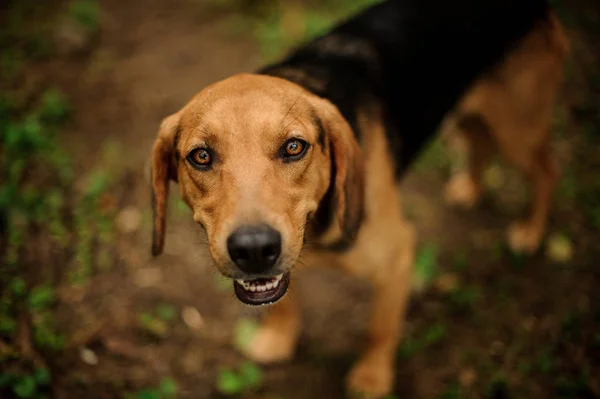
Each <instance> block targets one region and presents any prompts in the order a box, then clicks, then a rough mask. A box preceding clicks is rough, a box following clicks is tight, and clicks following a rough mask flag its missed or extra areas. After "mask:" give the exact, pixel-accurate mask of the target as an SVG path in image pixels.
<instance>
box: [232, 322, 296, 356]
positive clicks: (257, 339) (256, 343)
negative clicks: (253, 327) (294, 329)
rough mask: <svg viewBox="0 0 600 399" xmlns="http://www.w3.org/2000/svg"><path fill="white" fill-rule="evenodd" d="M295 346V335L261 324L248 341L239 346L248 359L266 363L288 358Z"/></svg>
mask: <svg viewBox="0 0 600 399" xmlns="http://www.w3.org/2000/svg"><path fill="white" fill-rule="evenodd" d="M295 346H296V336H295V335H294V334H290V333H288V332H287V331H284V330H282V329H277V328H272V327H267V326H262V327H260V328H259V329H258V331H257V332H256V335H255V336H254V338H252V340H251V341H250V344H249V345H247V346H246V347H244V348H241V350H242V353H243V355H244V356H246V357H247V358H248V359H250V360H253V361H255V362H257V363H262V364H268V363H276V362H282V361H286V360H289V359H290V358H291V357H292V356H293V354H294V349H295Z"/></svg>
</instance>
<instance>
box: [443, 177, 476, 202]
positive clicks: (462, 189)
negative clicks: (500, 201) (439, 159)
mask: <svg viewBox="0 0 600 399" xmlns="http://www.w3.org/2000/svg"><path fill="white" fill-rule="evenodd" d="M479 194H480V189H479V187H478V186H477V185H476V184H475V182H474V181H473V179H472V178H471V176H470V175H469V173H467V172H460V173H457V174H455V175H454V176H452V177H451V178H450V181H449V182H448V183H447V184H446V190H445V199H446V202H447V203H448V204H449V205H452V206H458V207H461V208H465V209H470V208H473V207H474V206H475V204H477V200H478V199H479Z"/></svg>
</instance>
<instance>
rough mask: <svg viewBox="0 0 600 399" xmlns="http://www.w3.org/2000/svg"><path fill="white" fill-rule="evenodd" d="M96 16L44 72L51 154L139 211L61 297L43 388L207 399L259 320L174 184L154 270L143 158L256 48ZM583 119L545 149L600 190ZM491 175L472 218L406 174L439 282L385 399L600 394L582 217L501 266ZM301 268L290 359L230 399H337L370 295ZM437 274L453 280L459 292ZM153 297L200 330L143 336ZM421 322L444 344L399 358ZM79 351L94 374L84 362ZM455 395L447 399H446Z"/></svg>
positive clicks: (499, 216)
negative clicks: (567, 247) (86, 43)
mask: <svg viewBox="0 0 600 399" xmlns="http://www.w3.org/2000/svg"><path fill="white" fill-rule="evenodd" d="M101 10H102V14H101V19H100V26H101V29H100V32H99V34H98V37H96V38H95V39H94V40H95V41H94V43H93V46H92V48H91V49H90V50H89V51H87V52H85V53H83V54H78V55H76V56H72V57H70V58H68V60H62V61H56V63H55V64H53V65H51V66H50V68H53V70H54V73H53V76H54V78H55V79H56V81H57V84H58V86H59V87H60V88H61V89H62V90H64V91H65V92H66V93H68V95H69V97H70V98H71V99H72V102H73V104H75V106H76V108H75V109H76V112H75V115H74V119H73V120H72V122H71V123H70V124H69V126H67V128H66V129H65V132H64V142H65V144H66V145H67V146H68V148H69V151H70V152H71V153H72V154H73V156H74V157H75V160H76V162H77V165H78V169H79V170H81V171H87V170H91V169H92V168H94V167H103V168H106V169H109V170H117V171H118V173H119V176H120V180H119V181H120V182H121V183H120V184H119V185H118V187H117V188H115V192H114V196H115V198H117V203H118V207H119V208H120V209H121V210H124V209H130V210H133V211H132V212H133V213H135V212H138V213H141V215H142V223H141V225H140V226H139V227H137V228H136V227H134V228H133V229H131V231H127V232H122V233H121V234H120V236H119V238H118V242H117V244H116V246H117V248H116V254H117V256H116V262H115V266H114V267H113V268H112V269H110V270H109V271H105V272H102V273H100V272H98V273H96V274H95V275H94V276H93V277H92V278H91V280H90V282H89V284H88V285H87V288H86V289H85V290H80V289H77V288H73V287H69V286H65V287H63V288H61V291H60V299H61V306H60V309H59V314H58V317H59V319H60V320H61V325H62V329H63V330H64V331H65V332H66V333H67V335H68V336H69V341H70V345H69V349H68V350H67V351H66V352H65V353H64V355H63V356H61V357H59V358H53V359H49V360H48V361H49V363H50V365H51V368H52V374H53V381H54V394H55V396H56V397H57V398H90V399H92V398H94V399H96V398H98V399H100V398H115V397H122V396H123V393H124V392H137V391H139V390H140V389H143V388H146V387H152V386H156V385H157V384H158V383H159V381H160V380H161V378H163V377H165V376H172V377H173V378H174V379H175V380H176V381H177V383H178V386H179V397H180V398H193V399H204V398H219V397H221V394H219V393H218V391H217V389H216V381H217V378H218V375H219V373H220V372H221V370H222V369H223V368H234V367H236V366H238V365H239V364H240V363H241V362H242V361H243V358H242V356H241V355H240V354H239V353H238V351H237V350H236V349H235V345H233V344H232V342H233V340H234V332H235V331H236V326H239V323H240V320H245V319H255V318H257V317H259V316H260V314H261V312H262V310H256V309H249V308H247V307H245V306H243V305H242V304H240V303H239V302H238V301H237V300H236V299H235V297H234V296H233V290H232V287H230V286H228V285H226V286H224V285H223V283H222V281H220V280H219V277H218V276H217V275H216V270H215V269H214V267H213V266H212V264H211V261H210V259H209V256H208V253H207V249H206V247H205V245H204V243H205V237H204V235H203V233H202V231H201V229H200V227H198V226H196V225H195V224H194V223H193V222H192V220H191V217H190V215H189V213H188V212H187V211H185V210H182V209H181V207H180V206H178V205H175V204H177V187H176V186H173V187H172V198H171V199H172V200H171V204H172V205H173V206H172V207H171V209H170V210H171V212H170V216H169V223H168V226H167V230H168V236H167V240H166V248H165V253H164V254H163V255H161V256H160V257H157V258H151V256H150V237H151V231H150V224H149V222H150V216H149V215H150V213H149V212H150V208H149V196H148V193H149V189H148V158H149V154H150V148H151V145H152V142H153V140H154V137H155V134H156V131H157V127H158V125H159V123H160V120H161V119H162V118H163V117H165V116H167V115H169V114H170V113H172V112H174V111H176V110H177V109H178V108H179V107H180V106H181V105H183V104H184V103H185V102H186V101H187V100H188V99H189V98H190V97H191V96H193V95H194V94H195V93H196V92H197V91H199V90H200V89H201V88H202V87H204V86H206V85H207V84H209V83H211V82H214V81H217V80H219V79H221V78H225V77H227V76H229V75H232V74H234V73H238V72H242V71H252V70H253V69H255V68H257V67H259V66H260V65H261V63H262V62H263V61H262V59H261V57H260V56H259V52H258V48H257V45H256V43H255V42H254V41H253V40H252V38H251V37H247V36H239V35H237V36H235V35H232V34H231V33H230V32H229V26H230V23H231V19H230V17H231V16H230V14H228V13H227V12H224V11H220V10H218V9H214V8H209V7H208V6H205V5H202V4H201V2H199V1H194V0H184V1H177V2H157V1H151V0H135V1H133V0H132V1H127V2H124V1H118V0H105V1H103V2H102V3H101ZM566 98H567V97H566ZM573 101H575V100H573ZM573 107H575V105H573V104H569V103H567V105H566V109H569V110H570V109H572V108H573ZM580 124H581V118H580V120H577V118H572V119H571V120H570V122H569V123H568V126H567V129H566V133H565V134H564V136H563V137H562V138H561V139H560V140H558V144H557V146H558V148H559V152H560V151H561V149H564V148H566V150H564V154H565V155H564V157H563V158H564V160H565V161H571V162H574V164H575V165H576V166H578V167H579V166H581V168H579V169H578V170H583V172H582V173H583V175H584V176H588V177H589V178H591V179H597V178H598V176H599V175H598V171H597V170H598V169H593V168H594V167H596V166H598V165H597V164H598V162H595V161H594V158H593V156H592V154H596V156H597V154H598V149H599V147H598V144H597V143H596V144H594V146H588V145H583V144H581V143H582V139H581V137H580V136H581V135H580V134H579V130H578V126H579V125H580ZM108 144H110V145H113V146H114V148H116V150H115V151H116V154H117V155H115V156H113V157H112V158H111V157H109V158H108V159H107V158H106V157H105V156H103V155H102V154H103V152H102V151H101V149H103V148H105V147H106V146H107V145H108ZM561 146H562V147H561ZM563 147H564V148H563ZM595 159H598V158H595ZM594 162H595V165H594ZM498 170H500V171H501V172H500V173H501V174H502V176H503V177H504V178H505V180H506V181H507V183H506V184H505V185H503V186H501V188H499V189H495V190H493V195H489V196H488V197H486V199H485V201H484V202H483V204H482V205H481V206H479V207H477V208H476V209H474V210H471V211H468V212H459V211H456V210H453V209H450V208H448V207H447V206H446V205H445V204H444V201H443V198H442V197H443V196H442V193H443V183H444V181H445V178H446V177H447V174H448V170H447V168H439V167H428V168H415V169H414V170H412V171H411V172H410V173H408V174H407V176H406V178H405V180H404V182H403V184H402V187H401V192H402V193H403V202H404V203H403V206H404V207H405V209H406V212H407V215H408V216H409V217H410V219H412V220H413V221H414V222H415V224H416V226H417V228H418V231H419V241H420V245H421V247H423V246H426V245H435V247H436V248H438V249H439V256H438V260H437V266H438V267H439V269H440V277H439V278H438V279H437V280H436V282H434V284H432V285H430V286H428V287H427V288H425V289H424V290H422V291H421V292H418V293H415V295H414V298H413V301H412V303H411V308H410V311H409V314H408V318H407V323H406V327H405V331H406V334H405V335H406V340H407V342H408V343H409V344H405V345H404V346H403V348H404V349H403V351H404V352H402V353H404V355H400V356H399V361H398V365H397V384H396V385H397V386H396V389H395V394H396V396H397V397H398V398H424V399H429V398H438V397H445V398H458V397H464V398H481V397H489V398H555V397H571V398H600V336H599V333H598V331H600V329H599V327H600V294H599V291H600V290H599V289H598V287H599V286H600V285H599V284H600V269H599V268H598V267H597V264H596V260H597V259H599V257H600V247H599V246H598V242H600V231H598V230H597V229H594V228H593V227H592V226H590V223H589V218H588V217H587V216H586V215H587V213H585V211H584V210H583V209H582V208H581V207H578V206H575V205H574V204H573V202H572V201H568V200H563V199H561V198H560V196H558V199H557V203H556V206H555V209H554V210H553V213H552V218H551V222H550V226H549V232H550V234H552V233H564V234H566V235H567V236H568V237H570V239H571V241H572V248H573V256H572V259H571V260H570V261H569V262H567V263H564V264H561V263H557V262H554V261H552V260H551V259H549V258H548V256H547V255H546V253H545V250H542V251H540V253H538V254H536V255H534V256H531V257H516V256H514V255H511V254H510V253H509V252H508V251H507V250H506V249H505V248H504V246H503V242H504V235H505V229H506V227H507V226H508V224H509V223H510V222H511V221H512V220H513V219H514V218H515V217H517V216H518V215H519V212H521V211H522V210H523V206H524V204H525V201H524V199H523V195H522V191H523V190H522V185H521V183H520V180H519V179H518V177H515V174H514V173H513V172H512V171H511V170H510V168H507V167H506V166H502V167H501V168H500V169H498ZM122 215H123V213H122V212H121V216H122ZM123 217H125V216H123ZM134 224H135V223H134ZM125 230H127V229H125ZM299 274H302V275H301V276H298V278H297V280H296V281H295V283H296V285H295V287H294V289H296V290H297V291H299V292H300V295H301V297H302V298H303V317H304V322H305V326H304V330H303V335H302V337H301V343H300V346H299V348H298V350H297V354H296V357H295V358H294V360H293V361H291V362H289V363H285V364H281V365H276V366H272V367H265V368H264V369H263V371H264V383H263V384H262V387H261V388H260V389H258V391H255V392H249V393H246V394H243V395H241V396H240V397H247V398H263V399H275V398H281V399H284V398H285V399H300V398H302V399H305V398H332V399H333V398H342V397H343V394H344V376H345V374H346V372H347V371H348V370H349V368H350V367H351V365H352V361H353V360H354V359H355V358H356V357H357V355H358V353H359V350H360V348H361V345H362V340H363V338H364V333H365V329H366V325H367V318H368V310H369V298H370V289H369V287H368V286H367V285H366V284H365V283H364V282H361V281H357V280H354V279H352V278H349V277H347V276H343V275H341V274H338V273H337V272H334V271H329V270H323V271H314V272H312V271H311V272H310V273H308V272H307V273H299ZM444 279H445V280H446V281H448V280H450V281H453V284H456V285H457V286H458V288H457V290H456V291H454V294H452V293H449V292H448V290H447V289H445V288H444V285H443V281H444ZM164 303H168V304H171V305H172V306H174V307H175V309H177V310H178V311H179V310H181V309H183V308H186V307H193V308H195V309H197V311H198V312H199V313H200V315H201V317H202V326H201V327H200V328H198V329H197V330H194V329H191V328H190V327H189V326H188V324H189V323H188V324H186V323H185V322H184V321H183V320H182V318H181V317H180V316H179V314H177V317H175V320H174V321H172V322H170V323H169V325H168V328H167V331H166V332H164V333H161V334H158V335H157V334H154V335H153V334H149V333H148V331H147V329H145V328H142V327H140V322H139V315H140V314H141V313H144V312H151V311H153V309H156V308H157V306H160V304H164ZM432 328H433V330H436V329H437V330H438V331H440V330H443V334H441V335H440V336H439V337H438V338H437V339H432V341H433V342H431V343H430V344H429V345H425V346H424V347H422V348H417V349H416V350H415V351H414V353H409V354H406V353H407V352H406V351H408V352H410V351H411V347H410V343H412V344H413V346H414V345H417V344H415V342H420V341H419V340H422V338H423V337H425V336H427V335H428V332H431V331H432ZM82 348H86V350H89V351H91V352H93V354H94V355H95V357H96V360H97V362H95V361H91V362H90V361H88V363H91V364H86V363H85V362H84V361H82ZM88 353H89V352H88ZM83 357H84V358H85V356H83ZM454 388H458V389H460V395H459V394H456V396H452V395H453V393H452V392H453V389H454ZM443 395H446V396H443Z"/></svg>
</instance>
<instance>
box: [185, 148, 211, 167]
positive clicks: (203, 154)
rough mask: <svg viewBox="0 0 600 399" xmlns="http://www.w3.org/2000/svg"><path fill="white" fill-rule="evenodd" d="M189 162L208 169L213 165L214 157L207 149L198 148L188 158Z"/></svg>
mask: <svg viewBox="0 0 600 399" xmlns="http://www.w3.org/2000/svg"><path fill="white" fill-rule="evenodd" d="M187 159H188V161H190V162H191V163H192V165H194V166H197V167H207V166H210V164H211V163H212V155H211V153H210V151H209V150H207V149H206V148H196V149H194V150H192V151H191V152H190V153H189V154H188V156H187Z"/></svg>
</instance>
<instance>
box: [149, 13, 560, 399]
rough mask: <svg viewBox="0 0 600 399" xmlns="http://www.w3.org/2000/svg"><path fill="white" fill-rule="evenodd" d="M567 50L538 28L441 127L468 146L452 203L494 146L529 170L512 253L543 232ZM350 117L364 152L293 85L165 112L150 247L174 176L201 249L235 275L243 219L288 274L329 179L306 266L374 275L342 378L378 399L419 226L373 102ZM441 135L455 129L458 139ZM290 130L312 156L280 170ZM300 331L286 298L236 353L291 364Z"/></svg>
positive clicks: (250, 83) (325, 106)
mask: <svg viewBox="0 0 600 399" xmlns="http://www.w3.org/2000/svg"><path fill="white" fill-rule="evenodd" d="M566 52H567V41H566V38H565V37H564V34H563V33H562V31H561V28H560V26H559V25H558V23H557V22H556V21H555V20H554V21H553V22H552V23H551V24H549V25H544V26H540V27H539V28H538V29H536V30H534V31H533V32H532V33H530V34H529V35H528V36H527V37H526V38H525V40H524V41H523V43H522V45H521V46H520V47H519V48H518V49H516V50H515V51H514V52H513V53H512V54H511V55H509V57H508V58H507V59H506V60H505V62H504V63H503V64H502V65H500V66H498V67H497V68H496V69H495V70H494V71H493V72H492V73H490V74H489V75H486V76H485V77H483V78H481V79H480V80H479V81H477V82H476V83H475V84H474V85H473V87H472V88H471V89H470V90H469V91H468V92H467V94H466V95H465V96H464V97H463V98H462V100H461V101H460V102H459V104H458V105H457V106H456V109H455V110H454V111H453V112H452V113H451V114H450V115H449V116H448V119H447V120H446V123H445V126H446V127H447V129H446V131H447V132H454V131H461V132H462V134H463V135H464V137H465V138H466V140H467V143H468V147H469V150H470V153H471V163H470V170H469V173H468V174H467V175H459V176H455V177H454V178H453V179H452V181H451V182H450V183H449V187H448V191H447V194H448V197H449V199H450V200H452V201H454V202H460V203H468V204H471V203H474V201H475V199H476V197H477V196H478V195H479V193H480V191H481V183H480V181H481V173H482V172H481V171H482V167H483V165H484V163H485V162H486V161H487V159H488V157H489V156H490V154H491V152H492V150H493V149H494V148H499V149H500V152H501V153H502V154H503V155H504V156H505V157H506V158H507V159H509V160H510V161H512V162H513V163H515V164H516V165H517V166H518V167H520V168H521V169H522V170H523V171H524V172H526V173H527V174H528V175H529V177H530V178H531V180H532V182H533V184H534V192H535V195H534V201H533V207H532V213H531V216H530V218H529V219H528V220H527V221H525V223H524V224H520V225H517V227H515V228H513V230H511V233H510V244H511V246H512V247H513V248H514V249H515V250H533V249H535V248H537V246H538V245H539V241H540V239H541V237H542V234H543V230H544V227H545V221H546V216H547V213H548V209H549V206H550V197H551V193H552V189H553V187H554V185H555V183H556V178H557V177H556V176H557V172H556V166H555V164H554V161H553V159H552V155H551V153H550V144H549V138H548V127H549V123H550V117H551V113H552V108H553V104H554V101H555V97H556V95H557V90H558V88H559V86H560V81H561V75H562V64H563V60H564V58H565V54H566ZM313 113H316V116H317V117H318V118H319V120H320V121H322V125H323V128H324V130H325V131H326V139H325V140H324V142H323V143H322V144H324V145H322V144H319V131H318V129H317V128H315V123H314V118H313V116H314V115H313ZM358 119H359V124H360V127H361V131H363V132H364V135H365V136H364V137H363V138H362V141H363V143H364V144H363V148H362V149H361V148H359V146H358V144H357V142H356V140H355V138H354V137H353V135H352V132H351V129H350V127H349V126H348V124H347V123H346V121H345V120H344V118H343V117H342V116H341V115H340V113H339V112H338V110H337V109H336V107H334V106H333V105H332V104H331V103H330V102H328V101H326V100H323V99H322V98H320V97H317V96H315V95H313V94H310V93H309V92H308V91H306V90H304V89H303V88H301V87H300V86H297V85H295V84H293V83H291V82H289V81H286V80H283V79H279V78H274V77H266V76H256V75H245V74H244V75H237V76H234V77H232V78H229V79H226V80H224V81H222V82H219V83H216V84H214V85H212V86H209V87H207V88H206V89H204V90H203V91H201V92H200V93H199V94H198V95H197V96H196V97H194V98H193V99H192V100H191V101H190V102H189V103H188V104H187V105H186V106H185V107H184V108H183V109H182V110H181V111H179V112H178V113H177V114H175V115H172V116H170V117H168V118H166V119H165V121H164V122H163V124H162V126H161V129H160V132H159V137H158V139H157V141H156V144H155V146H154V153H153V188H154V194H155V197H156V207H155V209H156V217H155V238H154V245H153V251H154V253H159V252H160V251H161V249H162V246H163V241H164V226H165V225H164V219H165V204H166V195H167V189H168V179H169V178H171V179H177V180H178V181H179V186H180V193H181V197H182V198H183V200H184V201H185V202H186V203H187V204H188V205H189V206H190V208H191V209H192V210H193V215H194V220H196V221H197V222H198V223H201V224H202V225H203V226H204V228H205V229H206V231H207V233H208V237H209V245H210V251H211V254H212V256H213V259H214V260H215V263H216V265H217V267H218V268H219V270H220V271H221V272H222V273H223V274H224V275H226V276H230V277H233V278H235V277H236V269H235V268H234V267H233V265H232V263H231V261H230V260H229V258H228V256H227V251H226V246H225V241H226V238H227V236H228V235H229V234H230V233H231V232H232V231H233V230H234V229H235V228H236V227H238V226H239V225H241V224H243V223H247V222H267V223H269V224H270V225H272V226H274V227H275V228H277V230H278V231H280V232H281V235H282V237H283V250H282V256H283V259H284V262H283V265H282V269H283V270H289V269H290V268H292V267H293V266H294V264H295V263H296V261H297V260H298V257H299V255H300V252H301V251H302V250H303V238H304V229H305V226H306V223H307V219H310V218H311V217H314V215H315V212H317V209H318V208H319V205H320V203H321V202H322V201H323V198H324V196H325V194H326V192H327V190H328V187H329V182H330V179H334V185H333V187H334V195H333V198H332V203H331V205H330V206H331V207H332V212H333V213H332V215H331V217H332V218H333V219H334V221H335V223H333V224H332V227H331V228H329V230H328V231H325V232H319V234H318V235H315V236H313V237H311V239H314V240H316V241H317V242H316V244H317V247H316V248H313V247H309V246H307V247H304V251H303V258H304V262H303V263H305V264H307V265H308V266H319V265H322V266H325V265H328V266H334V267H338V268H340V269H342V270H344V271H346V272H348V273H351V274H353V275H355V276H357V277H360V278H364V279H367V280H369V281H371V282H372V283H373V285H374V287H375V298H374V303H373V310H372V319H371V324H370V328H369V339H368V341H367V346H366V348H365V350H364V352H363V355H362V356H361V358H360V360H359V361H358V363H357V364H356V365H355V366H354V368H353V370H352V371H351V373H350V374H349V377H348V386H349V388H350V389H351V390H352V391H358V392H362V393H365V394H367V395H368V396H369V397H381V396H383V395H385V394H387V393H389V392H390V390H391V388H392V384H393V370H394V369H393V365H394V357H395V349H396V346H397V344H398V342H399V338H400V336H401V333H402V324H403V319H404V312H405V308H406V304H407V299H408V297H409V293H410V281H411V266H412V262H413V256H414V247H415V233H414V229H413V227H412V226H411V225H410V224H409V223H408V222H406V220H405V219H404V217H403V213H402V210H401V206H400V201H399V194H398V191H397V188H396V179H395V175H394V166H393V162H392V161H393V160H392V158H391V157H392V154H391V153H390V151H389V145H388V143H387V139H386V135H385V132H384V127H383V123H382V118H381V115H380V110H379V107H378V105H377V104H372V105H369V106H366V107H364V108H363V109H361V110H360V115H359V118H358ZM446 134H451V136H452V137H454V134H455V133H446ZM293 135H300V137H302V138H304V139H305V140H306V141H307V142H309V143H310V144H311V147H310V149H309V151H310V153H308V154H307V156H306V157H305V159H303V160H302V161H300V162H297V163H293V164H283V163H281V162H280V161H279V160H277V159H276V158H275V157H274V156H273V154H274V153H275V151H276V150H277V148H278V147H279V146H280V145H281V143H283V142H284V141H285V140H286V139H287V138H289V137H291V136H293ZM197 145H210V146H211V147H214V148H216V149H217V150H218V153H219V154H220V155H219V156H221V157H222V158H223V159H219V166H218V167H215V168H214V170H211V171H202V172H199V171H197V170H195V169H193V168H192V167H191V166H190V165H189V164H188V163H187V162H185V159H184V158H185V157H186V155H187V153H188V152H189V151H190V150H191V149H192V148H194V146H197ZM332 160H333V164H334V166H335V168H334V169H332V167H331V165H332V164H331V161H332ZM332 171H334V172H335V176H332V175H331V173H332ZM363 178H364V181H363ZM363 199H364V206H363ZM321 205H322V204H321ZM363 212H364V214H363ZM361 222H362V225H361V228H360V230H358V235H357V237H356V239H355V240H354V241H353V243H352V245H351V246H350V247H349V248H348V250H346V251H325V250H323V248H327V247H328V246H330V245H333V243H336V242H339V241H340V239H342V240H343V238H344V235H345V234H347V232H348V231H349V230H352V229H349V228H348V227H349V226H351V225H353V224H356V223H361ZM299 334H300V316H299V313H298V305H297V303H296V298H295V296H294V295H293V293H292V292H290V293H288V294H287V296H286V297H284V298H283V299H282V300H280V301H279V302H278V303H276V304H275V305H273V306H272V307H270V309H269V311H268V313H267V315H266V317H265V319H264V322H263V324H262V326H261V328H260V330H259V331H258V333H257V335H256V336H255V338H254V340H253V342H252V345H250V346H249V347H248V348H246V351H245V354H246V355H247V356H248V357H250V358H252V359H254V360H256V361H260V362H274V361H281V360H285V359H288V358H289V357H290V356H292V354H293V352H294V348H295V344H296V341H297V339H298V336H299Z"/></svg>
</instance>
